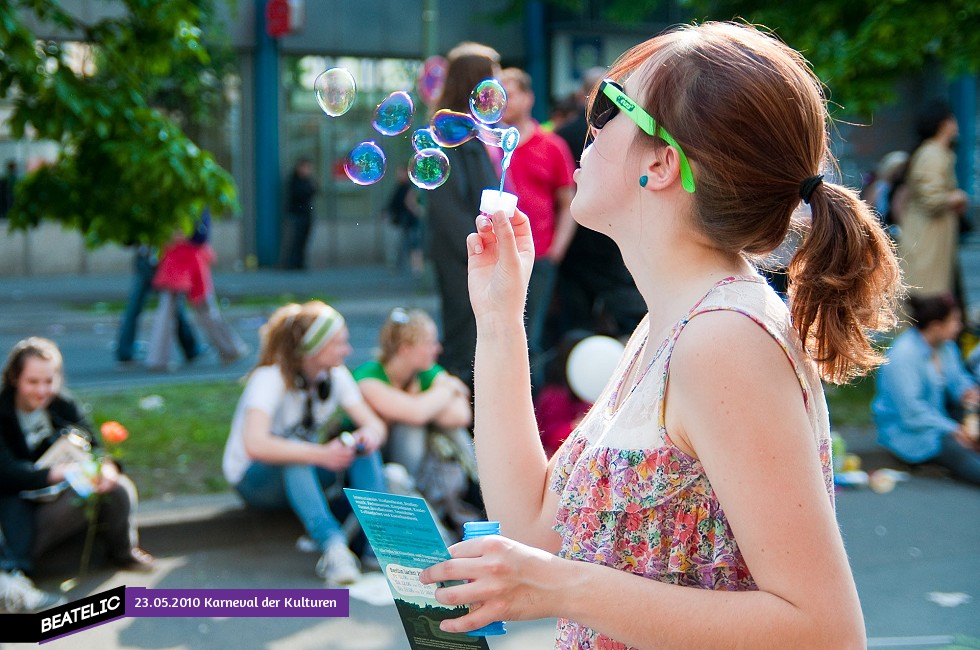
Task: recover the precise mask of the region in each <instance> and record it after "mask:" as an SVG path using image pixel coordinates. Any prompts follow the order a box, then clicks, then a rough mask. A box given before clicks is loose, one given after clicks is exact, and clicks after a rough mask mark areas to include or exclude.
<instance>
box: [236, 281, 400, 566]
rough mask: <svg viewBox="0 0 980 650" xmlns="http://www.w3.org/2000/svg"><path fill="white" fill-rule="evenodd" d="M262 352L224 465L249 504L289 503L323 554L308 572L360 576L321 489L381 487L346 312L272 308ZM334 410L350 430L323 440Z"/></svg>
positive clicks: (376, 426)
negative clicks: (352, 366) (351, 359)
mask: <svg viewBox="0 0 980 650" xmlns="http://www.w3.org/2000/svg"><path fill="white" fill-rule="evenodd" d="M261 346H262V347H261V350H260V352H259V361H258V364H257V365H256V367H255V368H254V369H253V370H252V371H251V373H250V374H249V376H248V381H247V383H246V385H245V390H244V392H243V393H242V397H241V398H240V399H239V402H238V406H237V408H236V409H235V415H234V418H233V419H232V424H231V434H230V436H229V438H228V442H227V444H226V446H225V452H224V460H223V463H222V467H223V470H224V474H225V478H226V479H227V480H228V482H229V483H230V484H231V485H233V486H234V487H235V489H236V490H237V491H238V493H239V494H240V495H241V497H242V498H243V499H244V500H245V502H246V503H247V504H248V505H250V506H253V507H257V508H263V509H278V508H286V507H290V508H292V510H293V511H294V512H295V513H296V515H297V516H298V517H299V519H300V521H301V522H302V523H303V526H304V527H305V528H306V532H307V534H308V535H309V536H310V537H311V538H312V539H313V540H314V541H315V542H316V543H317V544H318V545H319V547H320V548H321V549H322V552H323V555H322V557H321V558H320V561H319V562H318V563H317V565H316V572H317V574H318V575H320V576H321V577H323V578H325V579H326V581H327V583H328V584H350V583H353V582H355V581H356V580H357V579H358V578H359V577H360V568H359V563H358V560H357V557H356V556H355V555H354V554H353V552H351V550H350V549H349V548H348V546H347V539H346V537H345V536H344V533H343V530H342V528H341V526H340V523H339V522H338V521H337V518H336V517H335V516H334V514H333V513H332V512H331V511H330V506H329V503H328V502H327V499H326V498H325V496H324V489H325V488H328V487H330V486H331V485H333V484H334V483H335V482H336V481H337V480H338V478H339V477H340V475H341V474H344V473H346V476H345V484H346V485H348V486H350V487H354V488H358V489H362V490H376V491H384V490H385V482H384V475H383V473H382V463H381V454H380V452H379V451H378V449H379V447H381V445H382V444H383V443H384V442H385V439H386V437H387V428H386V427H385V424H384V422H383V421H382V420H381V418H379V417H378V416H377V415H376V414H375V412H374V411H373V410H372V409H371V407H370V406H368V404H367V403H366V402H365V401H364V398H363V396H362V395H361V391H360V389H359V388H358V386H357V383H356V382H355V381H354V378H353V377H352V376H351V373H350V371H349V370H348V369H347V367H346V366H345V365H344V360H345V359H346V358H347V356H348V355H349V354H350V352H351V346H350V342H349V333H348V331H347V325H346V324H345V322H344V317H343V316H341V315H340V314H339V313H338V312H337V311H336V310H335V309H333V308H332V307H330V306H329V305H326V304H324V303H323V302H320V301H318V300H313V301H310V302H306V303H303V304H301V305H300V304H288V305H285V306H283V307H280V308H279V309H277V310H276V311H275V312H274V313H273V314H272V316H271V317H270V318H269V320H268V322H267V323H266V324H265V325H264V326H263V327H262V329H261ZM340 408H342V409H343V410H344V411H345V412H346V413H347V415H348V416H349V418H350V420H351V421H352V422H353V423H354V426H355V427H356V429H354V430H353V431H352V432H351V433H349V434H346V435H341V436H340V437H335V438H332V439H329V440H325V439H324V435H325V434H324V429H325V425H326V424H327V422H328V421H330V420H331V418H332V416H333V415H334V414H335V412H336V411H337V410H338V409H340Z"/></svg>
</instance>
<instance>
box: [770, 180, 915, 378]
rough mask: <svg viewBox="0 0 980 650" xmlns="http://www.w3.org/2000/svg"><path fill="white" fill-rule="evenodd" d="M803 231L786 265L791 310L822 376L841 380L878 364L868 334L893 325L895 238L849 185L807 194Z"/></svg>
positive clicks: (897, 282) (897, 283) (897, 277)
mask: <svg viewBox="0 0 980 650" xmlns="http://www.w3.org/2000/svg"><path fill="white" fill-rule="evenodd" d="M808 198H809V204H810V212H811V215H812V219H811V225H810V230H809V232H808V233H807V235H806V237H804V239H803V242H802V244H801V246H800V248H799V249H798V250H797V252H796V254H795V255H794V256H793V259H792V261H791V262H790V264H789V296H790V311H791V313H792V317H793V323H794V325H795V327H796V330H797V332H798V333H799V335H800V339H801V340H802V341H803V343H804V345H805V346H806V348H807V350H808V351H809V352H810V354H811V355H812V356H813V358H814V359H815V360H816V362H817V366H818V368H819V370H820V375H821V376H822V377H823V378H824V380H826V381H828V382H831V383H835V384H840V383H845V382H846V381H848V380H850V379H852V378H855V377H859V376H862V375H864V374H866V373H867V372H869V371H870V370H872V369H873V368H875V367H876V366H878V365H879V364H881V362H882V361H883V356H882V354H881V353H880V352H878V351H877V350H875V348H874V347H873V345H872V341H871V335H872V334H873V333H874V332H883V331H887V330H890V329H892V328H893V327H894V326H895V324H896V323H897V316H896V311H897V305H898V300H899V298H900V295H901V293H902V283H901V271H900V269H899V265H898V260H897V258H896V255H895V250H894V244H893V243H892V241H891V239H890V238H889V237H888V235H887V234H886V233H885V231H884V230H883V229H882V227H881V225H880V223H879V221H878V219H876V218H875V216H874V214H873V213H872V212H871V210H870V208H869V207H868V206H867V205H866V204H865V203H864V202H863V201H861V200H860V199H859V198H858V196H857V194H856V193H855V192H854V191H853V190H850V189H847V188H845V187H841V186H840V185H834V184H830V183H826V182H824V183H822V184H821V185H820V186H819V187H816V188H815V189H814V190H813V191H812V194H811V195H810V196H809V197H808Z"/></svg>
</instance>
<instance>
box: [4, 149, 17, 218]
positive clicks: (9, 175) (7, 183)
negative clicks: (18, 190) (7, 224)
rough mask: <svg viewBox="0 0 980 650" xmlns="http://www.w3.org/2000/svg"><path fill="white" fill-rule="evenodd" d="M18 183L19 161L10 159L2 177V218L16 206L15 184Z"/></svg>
mask: <svg viewBox="0 0 980 650" xmlns="http://www.w3.org/2000/svg"><path fill="white" fill-rule="evenodd" d="M16 184H17V162H16V161H14V160H8V161H7V164H6V169H5V170H4V174H3V178H0V219H6V218H7V213H8V212H10V208H12V207H13V206H14V185H16Z"/></svg>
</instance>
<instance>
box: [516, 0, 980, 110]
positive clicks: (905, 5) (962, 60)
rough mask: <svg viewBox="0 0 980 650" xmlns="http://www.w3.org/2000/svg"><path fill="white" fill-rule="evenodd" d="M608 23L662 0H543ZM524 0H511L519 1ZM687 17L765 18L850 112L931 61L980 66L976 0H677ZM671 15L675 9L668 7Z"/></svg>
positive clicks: (891, 93)
mask: <svg viewBox="0 0 980 650" xmlns="http://www.w3.org/2000/svg"><path fill="white" fill-rule="evenodd" d="M549 1H550V2H552V3H553V4H557V5H561V6H564V7H566V8H570V9H573V10H576V11H587V12H589V13H595V12H596V11H597V10H598V12H599V13H600V14H601V16H602V18H604V19H605V20H608V21H611V22H614V23H623V24H636V23H639V22H644V21H646V22H649V19H650V18H651V17H652V16H656V15H658V13H659V15H663V13H664V12H663V9H664V8H665V6H666V5H667V4H668V0H549ZM525 2H527V0H515V4H517V5H521V4H523V3H525ZM675 9H680V13H686V14H687V18H688V19H694V20H698V21H703V20H733V19H735V20H742V21H747V22H751V23H755V24H761V25H765V26H767V27H768V28H770V29H771V30H773V31H774V32H775V33H776V34H777V35H778V36H779V37H780V38H781V39H782V40H784V41H786V42H787V43H788V44H789V45H791V46H792V47H794V48H796V49H798V50H800V51H801V52H803V54H804V55H805V56H806V57H807V59H809V60H810V62H811V63H812V64H813V67H814V70H815V71H816V73H817V74H818V76H819V77H820V78H821V79H822V80H823V81H824V82H825V83H826V84H827V86H828V87H829V89H830V91H831V92H830V95H831V98H832V100H833V101H834V102H835V103H837V104H839V105H840V106H842V107H843V109H844V110H845V111H846V112H847V113H850V114H870V113H871V112H872V111H873V110H874V108H875V107H877V106H880V105H882V104H886V103H891V102H893V101H895V99H896V95H895V81H896V80H898V79H900V78H902V77H906V76H909V75H915V74H917V73H919V72H922V71H923V70H926V69H928V68H929V66H931V65H932V64H938V66H941V68H942V69H943V70H944V71H945V72H946V73H947V74H948V75H949V76H950V77H954V76H956V75H960V74H964V73H976V72H977V71H978V70H980V1H978V0H819V1H816V2H808V3H804V2H788V1H787V0H677V1H676V3H675ZM670 15H676V12H670Z"/></svg>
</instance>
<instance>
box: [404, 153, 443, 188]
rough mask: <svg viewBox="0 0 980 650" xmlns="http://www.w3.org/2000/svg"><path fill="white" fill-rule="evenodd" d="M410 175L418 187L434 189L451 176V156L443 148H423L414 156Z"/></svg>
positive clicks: (409, 166) (409, 171)
mask: <svg viewBox="0 0 980 650" xmlns="http://www.w3.org/2000/svg"><path fill="white" fill-rule="evenodd" d="M408 177H409V178H410V179H411V180H412V182H413V183H415V185H416V187H419V188H421V189H423V190H434V189H435V188H437V187H439V186H440V185H442V184H443V183H445V182H446V179H447V178H449V158H448V157H447V156H446V154H445V153H443V152H442V150H441V149H422V150H421V151H419V152H417V153H416V154H415V155H414V156H412V161H411V162H410V163H409V165H408Z"/></svg>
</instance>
